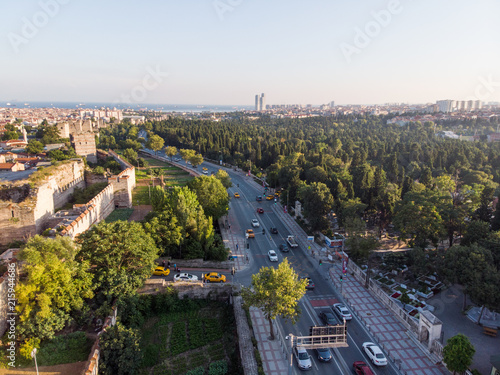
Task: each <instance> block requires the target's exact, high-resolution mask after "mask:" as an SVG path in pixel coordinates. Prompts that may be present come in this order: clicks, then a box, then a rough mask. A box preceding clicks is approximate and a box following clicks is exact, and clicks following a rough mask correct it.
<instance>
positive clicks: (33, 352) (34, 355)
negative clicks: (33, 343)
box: [31, 348, 38, 375]
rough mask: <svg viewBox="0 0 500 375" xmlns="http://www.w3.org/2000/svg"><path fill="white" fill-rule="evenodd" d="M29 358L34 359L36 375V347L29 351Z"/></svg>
mask: <svg viewBox="0 0 500 375" xmlns="http://www.w3.org/2000/svg"><path fill="white" fill-rule="evenodd" d="M31 358H33V359H34V360H35V369H36V375H38V364H37V363H36V348H33V350H32V351H31Z"/></svg>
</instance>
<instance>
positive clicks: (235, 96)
mask: <svg viewBox="0 0 500 375" xmlns="http://www.w3.org/2000/svg"><path fill="white" fill-rule="evenodd" d="M499 14H500V1H498V0H478V1H470V0H453V1H452V0H432V1H431V0H400V1H397V0H389V1H387V0H384V1H379V0H370V1H366V0H355V1H352V0H301V1H299V0H146V1H131V0H120V1H117V0H105V1H102V0H101V1H97V0H85V1H83V0H39V1H31V0H22V1H14V0H10V1H6V0H4V1H2V3H1V5H0V51H1V55H0V100H2V101H12V100H19V101H80V102H99V101H103V102H112V101H117V100H119V101H128V102H133V103H140V102H144V103H161V104H218V105H224V104H235V105H245V104H246V105H252V104H253V102H254V96H255V94H256V93H261V92H264V93H265V94H266V96H267V104H281V103H301V104H308V103H310V104H322V103H328V102H330V101H332V100H334V101H335V102H336V103H337V104H346V103H352V104H361V103H366V104H369V103H385V102H410V103H425V102H434V101H435V100H438V99H462V100H463V99H473V98H476V99H481V100H484V101H486V102H487V101H500V22H499V21H498V15H499ZM485 82H486V83H485ZM488 82H489V83H488Z"/></svg>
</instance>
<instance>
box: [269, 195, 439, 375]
mask: <svg viewBox="0 0 500 375" xmlns="http://www.w3.org/2000/svg"><path fill="white" fill-rule="evenodd" d="M273 211H274V212H275V213H276V214H277V215H278V216H279V217H280V218H281V220H282V221H283V222H284V223H285V224H286V226H287V227H288V228H289V229H290V234H292V235H294V236H295V240H296V241H297V242H298V243H299V246H302V248H303V249H304V250H305V249H308V247H309V246H310V247H311V249H310V250H306V251H305V252H306V254H307V255H308V256H311V257H314V258H315V259H319V258H320V257H322V258H323V261H324V262H323V265H321V266H320V265H319V262H317V263H315V262H313V264H315V267H316V269H317V270H318V271H319V272H320V273H322V274H328V276H329V277H330V279H331V280H332V282H333V283H334V285H335V287H336V288H337V289H339V288H341V291H342V292H341V294H342V295H343V296H344V298H345V299H346V300H347V301H349V305H350V306H351V307H352V311H353V312H354V313H355V314H356V315H357V316H358V317H359V318H360V320H361V321H362V322H363V323H364V324H365V326H366V328H367V329H368V330H369V331H370V333H371V334H372V335H373V336H374V338H375V340H376V341H377V343H378V344H379V345H380V346H381V347H382V349H384V350H385V352H386V353H387V356H388V357H389V358H390V359H391V360H392V361H393V362H394V363H395V365H396V367H397V368H399V369H400V370H401V371H402V373H403V374H408V375H428V374H435V375H441V374H448V373H449V372H448V370H447V369H446V368H445V367H444V365H436V364H433V363H432V362H431V361H430V360H429V358H428V357H427V356H426V354H425V353H424V352H423V351H422V349H421V348H420V347H419V346H418V344H417V343H415V342H414V341H413V340H412V339H411V338H410V337H409V336H408V335H407V334H406V329H405V327H403V325H402V324H401V323H400V322H399V321H398V320H397V318H396V317H394V315H393V314H392V313H391V312H390V311H389V310H387V309H386V308H385V307H384V306H383V305H382V303H381V302H379V301H378V300H377V299H376V298H375V297H374V296H372V295H371V294H370V293H369V292H368V290H366V289H365V288H364V286H363V285H361V284H360V283H359V282H358V281H357V280H356V279H355V278H354V277H348V278H344V281H343V283H342V286H340V275H341V273H342V266H341V263H340V262H335V263H333V265H332V264H331V263H327V262H326V259H324V257H323V256H321V255H320V254H321V246H319V245H318V244H316V243H312V242H308V241H307V235H306V233H305V232H304V231H303V230H302V228H301V227H300V226H299V225H298V224H297V222H296V221H295V220H294V219H293V218H292V217H291V216H290V215H289V214H287V213H285V212H284V211H283V208H282V207H281V205H273ZM313 251H314V253H315V254H316V255H312V252H313ZM328 267H329V270H327V268H328Z"/></svg>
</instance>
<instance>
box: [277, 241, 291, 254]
mask: <svg viewBox="0 0 500 375" xmlns="http://www.w3.org/2000/svg"><path fill="white" fill-rule="evenodd" d="M279 249H280V251H282V252H284V253H288V252H289V251H290V249H289V248H288V245H287V244H286V243H281V244H280V245H279Z"/></svg>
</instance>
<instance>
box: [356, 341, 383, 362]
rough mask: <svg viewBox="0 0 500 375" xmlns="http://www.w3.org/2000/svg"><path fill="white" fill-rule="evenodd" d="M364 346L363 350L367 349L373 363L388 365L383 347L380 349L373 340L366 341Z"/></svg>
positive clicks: (366, 351)
mask: <svg viewBox="0 0 500 375" xmlns="http://www.w3.org/2000/svg"><path fill="white" fill-rule="evenodd" d="M362 347H363V350H364V351H365V353H366V355H367V356H368V358H370V361H372V363H373V364H374V365H375V366H386V365H387V358H385V355H384V353H383V352H382V349H380V348H379V347H378V346H377V345H375V344H374V343H373V342H364V343H363V345H362Z"/></svg>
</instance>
